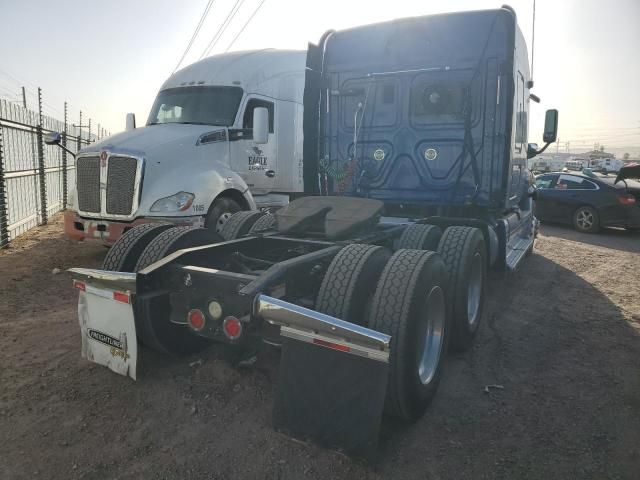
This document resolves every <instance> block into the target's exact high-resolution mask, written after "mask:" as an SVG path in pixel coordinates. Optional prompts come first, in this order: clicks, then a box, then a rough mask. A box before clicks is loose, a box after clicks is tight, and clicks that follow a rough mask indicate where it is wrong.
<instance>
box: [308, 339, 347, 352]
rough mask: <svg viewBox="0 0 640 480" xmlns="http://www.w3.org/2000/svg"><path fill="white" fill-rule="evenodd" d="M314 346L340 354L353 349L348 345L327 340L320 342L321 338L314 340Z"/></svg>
mask: <svg viewBox="0 0 640 480" xmlns="http://www.w3.org/2000/svg"><path fill="white" fill-rule="evenodd" d="M313 343H314V345H320V346H321V347H327V348H331V349H333V350H338V351H340V352H350V351H351V348H349V347H347V346H346V345H340V344H339V343H333V342H327V341H326V340H320V339H319V338H314V339H313Z"/></svg>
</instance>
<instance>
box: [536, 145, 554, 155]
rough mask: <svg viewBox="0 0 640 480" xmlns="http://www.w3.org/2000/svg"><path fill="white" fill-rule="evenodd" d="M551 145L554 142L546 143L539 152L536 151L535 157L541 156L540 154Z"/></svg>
mask: <svg viewBox="0 0 640 480" xmlns="http://www.w3.org/2000/svg"><path fill="white" fill-rule="evenodd" d="M552 143H554V142H547V143H545V145H544V147H542V148H541V149H540V150H536V155H540V154H541V153H542V152H544V151H545V150H546V149H547V147H548V146H549V145H551V144H552Z"/></svg>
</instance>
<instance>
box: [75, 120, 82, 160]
mask: <svg viewBox="0 0 640 480" xmlns="http://www.w3.org/2000/svg"><path fill="white" fill-rule="evenodd" d="M81 148H82V110H80V123H79V124H78V148H77V149H76V155H77V154H78V152H79V151H80V149H81Z"/></svg>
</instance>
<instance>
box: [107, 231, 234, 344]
mask: <svg viewBox="0 0 640 480" xmlns="http://www.w3.org/2000/svg"><path fill="white" fill-rule="evenodd" d="M222 240H223V239H222V237H220V236H219V235H218V234H216V233H215V232H213V231H212V230H210V229H207V228H192V227H174V226H172V225H170V224H167V225H154V224H144V225H139V226H137V227H134V228H132V229H131V230H129V231H128V232H126V233H125V234H124V235H123V236H122V237H121V238H120V239H119V240H118V241H117V242H116V243H115V244H114V245H113V247H112V248H111V250H110V251H109V252H108V253H107V256H106V257H105V260H104V262H103V264H102V268H103V269H105V270H115V271H121V272H138V271H140V270H143V269H144V268H146V267H148V266H150V265H151V264H153V263H155V262H157V261H158V260H161V259H162V258H164V257H166V256H167V255H170V254H171V253H174V252H176V251H177V250H180V249H182V248H188V247H195V246H199V245H206V244H211V243H217V242H221V241H222ZM133 308H134V312H135V315H134V317H135V322H136V333H137V336H138V340H139V341H140V343H142V344H143V345H145V346H147V347H149V348H151V349H153V350H156V351H158V352H161V353H168V354H172V355H187V354H191V353H195V352H198V351H200V350H202V349H204V348H206V347H207V346H208V345H210V343H211V342H210V340H208V339H206V338H203V337H198V336H197V335H195V334H193V333H191V332H190V331H189V330H188V328H187V327H186V326H185V325H177V324H175V323H172V322H171V320H170V313H171V305H170V302H169V297H168V295H160V296H155V297H148V296H145V295H136V296H135V297H134V300H133Z"/></svg>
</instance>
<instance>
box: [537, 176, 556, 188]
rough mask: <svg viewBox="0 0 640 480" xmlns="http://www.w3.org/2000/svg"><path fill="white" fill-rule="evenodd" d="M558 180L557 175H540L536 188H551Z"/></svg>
mask: <svg viewBox="0 0 640 480" xmlns="http://www.w3.org/2000/svg"><path fill="white" fill-rule="evenodd" d="M556 178H557V177H556V176H555V175H540V176H539V177H536V187H538V188H551V187H552V185H553V182H554V181H555V179H556Z"/></svg>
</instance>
